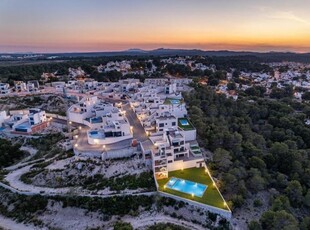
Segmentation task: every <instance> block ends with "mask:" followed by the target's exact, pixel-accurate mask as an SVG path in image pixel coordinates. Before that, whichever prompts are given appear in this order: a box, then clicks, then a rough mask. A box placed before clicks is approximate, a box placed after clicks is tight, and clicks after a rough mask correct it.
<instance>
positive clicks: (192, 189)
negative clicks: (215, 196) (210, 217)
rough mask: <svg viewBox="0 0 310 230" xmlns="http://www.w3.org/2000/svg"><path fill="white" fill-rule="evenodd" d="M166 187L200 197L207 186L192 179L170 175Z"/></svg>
mask: <svg viewBox="0 0 310 230" xmlns="http://www.w3.org/2000/svg"><path fill="white" fill-rule="evenodd" d="M166 187H167V188H170V189H173V190H176V191H179V192H183V193H187V194H190V195H194V196H198V197H202V196H203V194H204V193H205V191H206V189H207V187H208V186H207V185H204V184H199V183H196V182H193V181H189V180H183V179H179V178H175V177H172V178H170V180H169V181H168V182H167V184H166Z"/></svg>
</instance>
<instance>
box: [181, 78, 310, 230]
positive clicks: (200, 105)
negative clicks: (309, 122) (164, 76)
mask: <svg viewBox="0 0 310 230" xmlns="http://www.w3.org/2000/svg"><path fill="white" fill-rule="evenodd" d="M194 88H195V90H193V91H191V92H190V93H186V94H185V95H184V96H185V100H186V102H187V103H188V105H189V107H190V109H189V113H190V118H191V121H192V122H193V124H194V126H195V127H196V128H197V133H198V135H199V138H200V140H199V141H200V145H202V146H204V147H205V148H207V149H209V150H210V151H212V152H213V161H211V162H209V163H208V165H209V168H210V170H211V171H212V173H213V175H215V177H216V178H218V179H219V184H220V189H221V191H222V192H223V193H224V197H225V198H226V199H228V200H229V204H230V206H231V207H232V208H233V210H236V209H242V208H243V204H244V201H245V200H246V199H248V198H251V197H252V195H253V194H256V193H258V192H260V191H270V190H271V189H272V190H273V191H275V193H274V194H275V195H271V199H270V201H269V210H268V211H266V212H264V213H263V214H262V216H260V218H259V221H252V222H251V223H249V229H251V230H254V229H255V230H258V229H303V230H306V229H309V227H310V217H309V216H310V128H309V127H308V126H306V124H305V123H304V120H305V118H306V117H309V116H310V105H309V104H306V103H300V102H295V101H293V100H291V99H290V98H284V99H281V100H278V101H275V100H272V99H266V98H259V97H249V96H247V95H245V96H243V97H240V98H239V99H238V100H237V101H234V100H232V99H229V98H226V97H225V95H221V94H216V93H215V92H214V90H212V89H211V88H209V87H207V86H202V85H200V84H196V85H194ZM260 203H261V201H259V200H255V202H254V205H257V206H259V205H260Z"/></svg>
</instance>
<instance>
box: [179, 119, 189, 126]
mask: <svg viewBox="0 0 310 230" xmlns="http://www.w3.org/2000/svg"><path fill="white" fill-rule="evenodd" d="M179 121H180V123H181V125H184V126H185V125H189V123H188V121H187V120H186V119H180V120H179Z"/></svg>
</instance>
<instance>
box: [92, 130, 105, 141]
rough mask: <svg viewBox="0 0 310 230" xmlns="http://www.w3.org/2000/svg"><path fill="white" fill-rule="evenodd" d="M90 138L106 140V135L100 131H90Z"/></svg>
mask: <svg viewBox="0 0 310 230" xmlns="http://www.w3.org/2000/svg"><path fill="white" fill-rule="evenodd" d="M89 136H90V137H91V138H96V139H104V137H105V136H104V133H102V132H98V131H90V132H89Z"/></svg>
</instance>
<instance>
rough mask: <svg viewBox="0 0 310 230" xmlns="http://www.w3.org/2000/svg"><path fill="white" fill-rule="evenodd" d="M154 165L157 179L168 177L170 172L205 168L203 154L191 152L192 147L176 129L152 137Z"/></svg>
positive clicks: (166, 130)
mask: <svg viewBox="0 0 310 230" xmlns="http://www.w3.org/2000/svg"><path fill="white" fill-rule="evenodd" d="M150 140H151V141H152V143H153V145H154V146H153V148H152V150H151V152H152V159H153V160H152V164H153V171H154V175H155V177H156V178H166V177H168V174H169V171H175V170H180V169H186V168H193V167H197V168H199V167H205V161H204V158H203V157H202V155H201V154H198V155H195V154H193V152H192V151H191V147H192V145H191V144H190V142H186V140H185V137H184V135H182V133H181V132H180V131H179V130H178V129H174V128H168V129H165V130H164V132H163V134H162V135H157V136H152V137H150Z"/></svg>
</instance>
